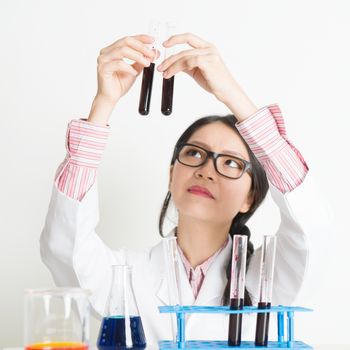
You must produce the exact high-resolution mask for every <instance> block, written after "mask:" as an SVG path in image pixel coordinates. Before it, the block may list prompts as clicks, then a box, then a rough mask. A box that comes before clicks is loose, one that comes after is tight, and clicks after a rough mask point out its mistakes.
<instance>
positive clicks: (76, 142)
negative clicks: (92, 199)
mask: <svg viewBox="0 0 350 350" xmlns="http://www.w3.org/2000/svg"><path fill="white" fill-rule="evenodd" d="M109 132H110V127H109V126H101V125H97V124H94V123H91V122H88V121H87V120H86V119H79V120H78V119H74V120H72V121H71V122H70V123H69V124H68V128H67V134H66V149H67V155H66V158H65V160H64V161H63V162H62V163H61V165H60V166H59V168H58V169H57V172H56V176H55V182H56V185H57V187H58V189H59V190H60V191H61V192H63V193H65V194H66V195H67V196H69V197H71V198H73V199H77V200H82V199H83V197H84V195H85V194H86V192H87V191H88V190H89V189H90V188H91V186H92V185H93V184H94V182H95V180H96V170H97V167H98V165H99V164H100V162H101V158H102V154H103V151H104V149H105V146H106V143H107V139H108V135H109Z"/></svg>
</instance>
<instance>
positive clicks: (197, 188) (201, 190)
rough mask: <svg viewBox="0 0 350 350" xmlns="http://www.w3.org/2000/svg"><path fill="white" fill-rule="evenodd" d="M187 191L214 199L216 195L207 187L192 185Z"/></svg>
mask: <svg viewBox="0 0 350 350" xmlns="http://www.w3.org/2000/svg"><path fill="white" fill-rule="evenodd" d="M187 191H188V192H190V193H193V194H196V195H198V196H202V197H207V198H211V199H214V196H213V195H212V194H211V193H210V191H209V190H207V189H206V188H205V187H201V186H191V187H190V188H189V189H188V190H187Z"/></svg>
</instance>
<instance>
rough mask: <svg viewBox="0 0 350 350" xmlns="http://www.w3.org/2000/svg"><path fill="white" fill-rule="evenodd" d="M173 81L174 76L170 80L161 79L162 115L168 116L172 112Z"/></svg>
mask: <svg viewBox="0 0 350 350" xmlns="http://www.w3.org/2000/svg"><path fill="white" fill-rule="evenodd" d="M174 79H175V76H172V77H171V78H170V79H164V78H163V88H162V107H161V111H162V113H163V114H164V115H170V114H171V112H172V111H173V96H174Z"/></svg>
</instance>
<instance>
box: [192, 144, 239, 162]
mask: <svg viewBox="0 0 350 350" xmlns="http://www.w3.org/2000/svg"><path fill="white" fill-rule="evenodd" d="M188 142H189V143H197V144H198V145H199V146H202V147H204V148H210V147H209V145H207V144H206V143H204V142H201V141H196V140H193V141H188ZM220 153H225V154H232V155H235V156H239V157H241V158H242V159H245V157H244V156H243V155H242V154H240V153H239V152H236V151H229V150H223V151H222V152H220Z"/></svg>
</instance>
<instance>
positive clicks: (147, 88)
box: [139, 21, 160, 115]
mask: <svg viewBox="0 0 350 350" xmlns="http://www.w3.org/2000/svg"><path fill="white" fill-rule="evenodd" d="M159 27H160V22H159V21H151V23H150V25H149V30H148V33H149V35H150V36H153V37H154V38H155V41H154V42H153V44H152V46H151V48H152V49H153V50H154V56H155V58H156V54H157V51H156V50H157V44H158V38H159ZM154 67H155V64H154V62H151V64H150V65H149V67H144V68H143V73H142V83H141V92H140V100H139V113H140V114H141V115H148V114H149V110H150V106H151V96H152V86H153V76H154Z"/></svg>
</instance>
